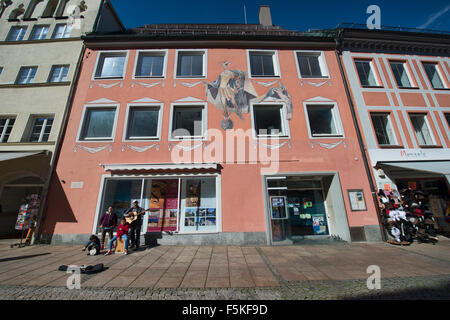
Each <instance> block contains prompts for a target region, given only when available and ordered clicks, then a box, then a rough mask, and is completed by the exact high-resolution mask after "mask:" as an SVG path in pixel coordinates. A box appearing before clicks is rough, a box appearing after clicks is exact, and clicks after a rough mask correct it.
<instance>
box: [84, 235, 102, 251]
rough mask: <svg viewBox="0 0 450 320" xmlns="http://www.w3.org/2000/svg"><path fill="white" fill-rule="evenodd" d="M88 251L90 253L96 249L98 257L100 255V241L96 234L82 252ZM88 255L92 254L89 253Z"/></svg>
mask: <svg viewBox="0 0 450 320" xmlns="http://www.w3.org/2000/svg"><path fill="white" fill-rule="evenodd" d="M86 249H88V251H91V250H92V249H95V251H96V252H95V254H96V255H97V254H99V253H100V239H99V238H98V237H97V236H96V235H95V234H93V235H91V236H90V237H89V241H88V243H87V244H86V246H85V247H84V248H83V249H82V251H85V250H86ZM88 255H90V254H89V253H88Z"/></svg>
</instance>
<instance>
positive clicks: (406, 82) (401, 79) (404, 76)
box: [389, 61, 412, 88]
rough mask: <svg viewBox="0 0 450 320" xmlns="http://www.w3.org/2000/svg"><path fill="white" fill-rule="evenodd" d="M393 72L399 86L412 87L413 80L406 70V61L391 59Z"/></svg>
mask: <svg viewBox="0 0 450 320" xmlns="http://www.w3.org/2000/svg"><path fill="white" fill-rule="evenodd" d="M389 64H390V65H391V69H392V72H393V73H394V77H395V81H396V82H397V85H398V87H399V88H411V87H412V86H411V81H410V79H409V76H408V73H407V71H406V66H405V63H404V62H396V61H390V62H389Z"/></svg>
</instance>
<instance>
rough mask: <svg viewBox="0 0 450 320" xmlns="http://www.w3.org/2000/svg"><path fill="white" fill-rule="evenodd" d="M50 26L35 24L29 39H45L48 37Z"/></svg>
mask: <svg viewBox="0 0 450 320" xmlns="http://www.w3.org/2000/svg"><path fill="white" fill-rule="evenodd" d="M48 29H49V26H48V25H47V26H34V28H33V30H31V34H30V37H29V38H28V40H43V39H46V38H47V34H48Z"/></svg>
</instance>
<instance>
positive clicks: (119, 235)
mask: <svg viewBox="0 0 450 320" xmlns="http://www.w3.org/2000/svg"><path fill="white" fill-rule="evenodd" d="M129 227H130V225H129V224H128V223H127V221H126V220H125V218H122V219H121V220H120V224H119V226H118V227H117V232H116V236H115V237H114V238H112V239H111V241H109V250H108V251H106V253H105V256H107V255H109V254H111V250H112V246H113V243H114V241H116V240H117V239H122V240H123V241H124V242H125V246H124V251H123V253H124V254H127V249H128V229H129Z"/></svg>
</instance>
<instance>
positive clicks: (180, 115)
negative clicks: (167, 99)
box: [169, 105, 206, 139]
mask: <svg viewBox="0 0 450 320" xmlns="http://www.w3.org/2000/svg"><path fill="white" fill-rule="evenodd" d="M171 118H172V122H171V125H170V134H169V136H170V138H171V139H186V138H187V139H202V138H204V137H205V134H206V106H205V105H174V106H172V117H171Z"/></svg>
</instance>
